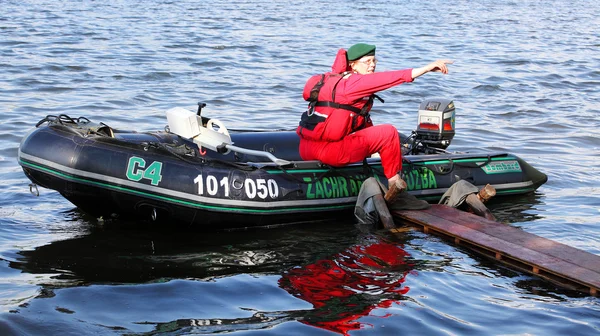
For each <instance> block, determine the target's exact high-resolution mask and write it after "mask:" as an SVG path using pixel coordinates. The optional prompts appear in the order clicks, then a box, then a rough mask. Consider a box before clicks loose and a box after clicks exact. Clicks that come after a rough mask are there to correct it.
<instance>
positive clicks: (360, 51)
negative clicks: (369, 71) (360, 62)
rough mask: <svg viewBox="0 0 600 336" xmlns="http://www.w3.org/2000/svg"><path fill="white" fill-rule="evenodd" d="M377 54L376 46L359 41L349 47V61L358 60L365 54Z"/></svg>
mask: <svg viewBox="0 0 600 336" xmlns="http://www.w3.org/2000/svg"><path fill="white" fill-rule="evenodd" d="M367 55H368V56H372V55H375V46H374V45H372V44H366V43H357V44H355V45H353V46H352V47H350V48H348V61H356V60H357V59H359V58H361V57H363V56H367Z"/></svg>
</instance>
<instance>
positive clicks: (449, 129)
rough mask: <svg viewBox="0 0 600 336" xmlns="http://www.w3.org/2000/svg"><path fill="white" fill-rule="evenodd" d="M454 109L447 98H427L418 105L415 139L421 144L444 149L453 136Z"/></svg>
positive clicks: (451, 102) (452, 103)
mask: <svg viewBox="0 0 600 336" xmlns="http://www.w3.org/2000/svg"><path fill="white" fill-rule="evenodd" d="M454 120H455V109H454V102H453V101H452V100H449V99H437V98H432V99H427V100H425V101H423V102H422V103H421V105H419V114H418V123H417V130H416V131H415V133H416V139H417V140H418V141H419V142H421V143H422V144H423V145H425V146H428V147H435V148H440V149H446V148H447V147H448V146H449V145H450V142H451V141H452V138H454V133H455V132H454Z"/></svg>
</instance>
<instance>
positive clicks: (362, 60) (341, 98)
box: [296, 43, 452, 186]
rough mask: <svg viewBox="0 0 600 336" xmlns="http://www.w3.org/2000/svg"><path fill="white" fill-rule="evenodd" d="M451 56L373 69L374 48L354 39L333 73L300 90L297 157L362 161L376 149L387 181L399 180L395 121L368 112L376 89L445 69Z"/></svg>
mask: <svg viewBox="0 0 600 336" xmlns="http://www.w3.org/2000/svg"><path fill="white" fill-rule="evenodd" d="M450 63H452V62H451V61H449V60H437V61H435V62H432V63H430V64H428V65H426V66H424V67H421V68H414V69H405V70H396V71H384V72H379V73H375V67H376V66H377V59H376V58H375V46H374V45H370V44H365V43H358V44H355V45H353V46H351V47H350V48H349V49H348V51H347V52H346V50H344V49H340V50H339V51H338V53H337V57H336V59H335V62H334V64H333V66H332V71H331V72H328V73H325V74H322V75H315V76H313V77H311V78H310V79H309V80H308V81H307V83H306V85H305V87H304V92H303V97H304V99H305V100H307V101H309V106H308V110H307V111H306V112H304V113H303V114H302V119H301V121H300V126H298V128H297V130H296V133H298V135H299V136H300V156H301V157H302V159H304V160H319V161H321V162H323V163H325V164H328V165H332V166H343V165H346V164H349V163H353V162H360V161H362V160H363V159H365V158H367V157H369V156H371V155H372V154H374V153H379V155H380V157H381V164H382V166H383V171H384V174H385V176H386V177H387V178H388V183H389V185H390V186H391V185H393V184H395V183H396V181H397V180H400V172H401V170H402V152H401V150H400V139H399V136H398V131H397V130H396V128H395V127H394V126H393V125H389V124H384V125H377V126H373V123H372V122H371V118H370V115H369V111H370V110H371V107H372V106H373V101H374V99H379V100H381V99H380V98H379V97H377V95H376V94H375V93H377V92H379V91H382V90H385V89H388V88H391V87H392V86H396V85H399V84H402V83H407V82H412V81H413V80H414V79H415V78H417V77H419V76H421V75H423V74H425V73H428V72H432V71H433V72H442V73H444V74H447V73H448V67H447V64H450Z"/></svg>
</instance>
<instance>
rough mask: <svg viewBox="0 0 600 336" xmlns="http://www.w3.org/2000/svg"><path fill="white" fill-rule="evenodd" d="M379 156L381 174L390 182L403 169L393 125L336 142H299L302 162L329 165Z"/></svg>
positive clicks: (379, 127) (373, 129)
mask: <svg viewBox="0 0 600 336" xmlns="http://www.w3.org/2000/svg"><path fill="white" fill-rule="evenodd" d="M374 153H379V156H380V157H381V164H382V165H383V172H384V174H385V176H386V177H387V178H388V179H389V178H391V177H392V176H394V175H396V174H398V173H400V170H401V169H402V152H401V151H400V139H399V136H398V130H396V127H394V126H392V125H387V124H385V125H377V126H371V127H367V128H364V129H362V130H360V131H356V132H354V133H351V134H348V135H346V136H345V137H344V138H343V139H342V140H340V141H336V142H325V141H311V140H306V139H300V156H301V157H302V159H303V160H319V161H321V162H323V163H325V164H328V165H330V166H338V167H339V166H344V165H347V164H349V163H354V162H360V161H362V160H364V159H365V158H367V157H369V156H371V155H372V154H374Z"/></svg>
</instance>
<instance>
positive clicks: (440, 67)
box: [412, 59, 454, 79]
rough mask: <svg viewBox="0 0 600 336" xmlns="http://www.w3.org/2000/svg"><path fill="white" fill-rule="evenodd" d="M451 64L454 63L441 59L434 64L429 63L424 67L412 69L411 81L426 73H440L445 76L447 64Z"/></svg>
mask: <svg viewBox="0 0 600 336" xmlns="http://www.w3.org/2000/svg"><path fill="white" fill-rule="evenodd" d="M452 63H454V61H451V60H447V59H442V60H437V61H435V62H432V63H429V64H427V65H426V66H424V67H420V68H414V69H413V70H412V78H413V79H414V78H417V77H419V76H421V75H423V74H426V73H428V72H441V73H443V74H447V73H448V64H452Z"/></svg>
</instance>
